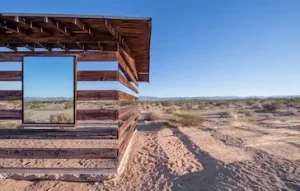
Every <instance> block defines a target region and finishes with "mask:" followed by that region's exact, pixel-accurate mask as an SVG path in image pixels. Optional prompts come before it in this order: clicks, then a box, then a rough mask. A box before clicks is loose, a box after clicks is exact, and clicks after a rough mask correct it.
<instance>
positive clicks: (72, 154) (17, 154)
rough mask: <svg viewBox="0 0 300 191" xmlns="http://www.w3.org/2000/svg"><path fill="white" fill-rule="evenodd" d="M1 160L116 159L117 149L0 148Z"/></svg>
mask: <svg viewBox="0 0 300 191" xmlns="http://www.w3.org/2000/svg"><path fill="white" fill-rule="evenodd" d="M0 158H17V159H19V158H21V159H116V158H117V149H106V148H99V149H96V148H85V149H81V148H74V149H73V148H72V149H71V148H66V149H58V148H43V149H39V148H0Z"/></svg>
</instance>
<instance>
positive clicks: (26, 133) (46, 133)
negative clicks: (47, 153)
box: [0, 128, 117, 139]
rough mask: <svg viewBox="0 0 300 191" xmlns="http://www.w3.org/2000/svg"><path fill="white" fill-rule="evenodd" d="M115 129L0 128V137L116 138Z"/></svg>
mask: <svg viewBox="0 0 300 191" xmlns="http://www.w3.org/2000/svg"><path fill="white" fill-rule="evenodd" d="M116 138H117V129H115V128H101V129H98V130H93V131H89V130H80V131H79V130H78V129H75V130H72V131H69V130H67V131H65V130H53V129H0V139H116Z"/></svg>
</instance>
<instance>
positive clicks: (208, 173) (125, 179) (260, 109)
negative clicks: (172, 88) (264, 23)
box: [0, 98, 300, 190]
mask: <svg viewBox="0 0 300 191" xmlns="http://www.w3.org/2000/svg"><path fill="white" fill-rule="evenodd" d="M82 104H86V105H89V104H92V103H82ZM139 104H140V110H141V117H140V122H139V126H138V129H137V132H136V136H135V138H134V141H133V146H132V152H131V154H130V157H129V162H128V165H127V167H126V170H125V172H124V173H123V174H122V175H120V176H119V177H117V178H115V179H113V180H110V181H105V182H99V183H74V182H73V183H72V182H69V183H68V182H61V181H33V182H30V181H15V180H1V183H0V185H1V188H2V189H4V190H13V189H15V190H300V111H299V109H300V100H299V99H296V98H295V99H268V100H238V101H174V102H171V101H165V102H149V101H147V102H140V103H139ZM91 107H92V106H91ZM27 141H28V140H27ZM48 141H49V140H48ZM100 142H101V143H100ZM18 144H21V145H23V146H24V145H25V146H26V147H36V145H39V146H43V147H45V148H46V147H50V148H51V147H74V148H77V147H78V148H79V147H88V148H90V147H91V148H93V147H97V145H99V144H103V145H105V147H111V146H115V145H114V144H115V143H111V142H109V141H108V140H99V141H98V142H97V141H88V142H84V143H83V142H80V141H77V140H76V141H66V140H60V141H58V140H57V141H56V142H55V143H53V142H51V143H50V142H47V140H36V141H30V142H27V143H26V142H24V140H23V142H22V141H19V142H18V143H17V142H14V140H1V144H0V145H2V147H11V146H19V145H18ZM106 162H107V161H106ZM100 164H102V165H103V161H95V160H89V161H87V160H58V159H55V160H52V161H50V160H40V161H38V160H32V159H31V160H30V159H28V160H27V159H26V160H24V159H22V160H15V159H14V160H11V159H5V160H4V159H1V163H0V165H1V166H5V167H7V166H22V167H24V166H30V167H33V166H38V167H44V166H47V165H50V166H52V165H53V166H55V167H61V166H64V165H66V166H70V165H71V166H73V165H74V166H75V167H97V166H99V165H100ZM104 165H112V164H110V163H107V164H104Z"/></svg>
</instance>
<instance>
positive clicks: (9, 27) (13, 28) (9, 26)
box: [0, 19, 23, 33]
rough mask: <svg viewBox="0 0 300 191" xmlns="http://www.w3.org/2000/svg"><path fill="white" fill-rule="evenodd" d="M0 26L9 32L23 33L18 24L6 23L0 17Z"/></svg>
mask: <svg viewBox="0 0 300 191" xmlns="http://www.w3.org/2000/svg"><path fill="white" fill-rule="evenodd" d="M0 28H2V29H5V30H7V31H8V32H10V33H23V32H22V31H20V28H19V27H18V26H15V25H13V24H11V23H8V22H7V21H5V20H2V19H0Z"/></svg>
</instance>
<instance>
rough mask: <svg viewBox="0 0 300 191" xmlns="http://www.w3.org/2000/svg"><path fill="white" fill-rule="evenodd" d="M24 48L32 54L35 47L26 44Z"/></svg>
mask: <svg viewBox="0 0 300 191" xmlns="http://www.w3.org/2000/svg"><path fill="white" fill-rule="evenodd" d="M24 47H25V48H27V49H28V50H30V51H32V52H34V51H35V49H34V48H35V47H34V45H30V44H26V45H25V46H24Z"/></svg>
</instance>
